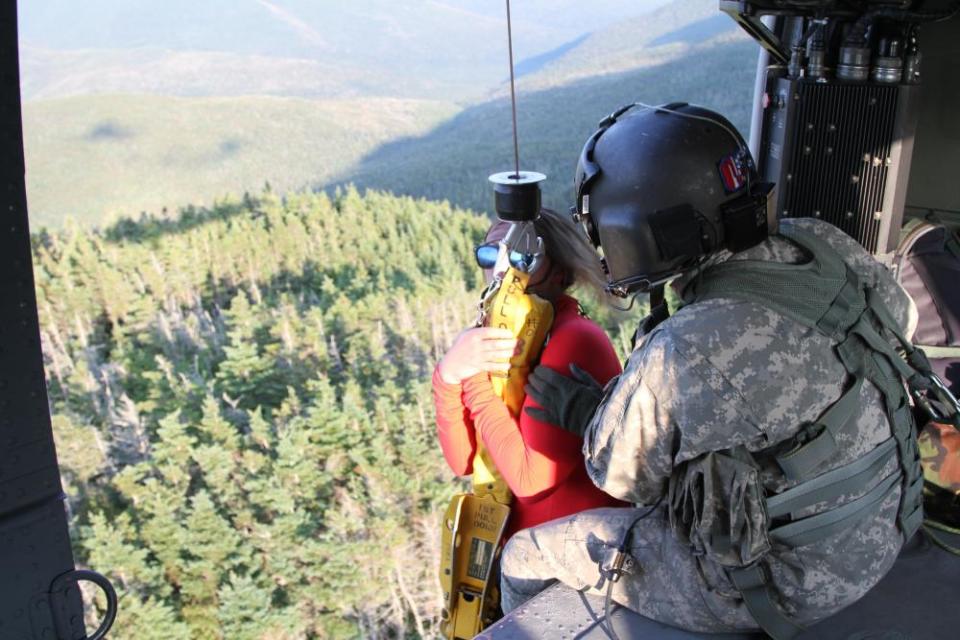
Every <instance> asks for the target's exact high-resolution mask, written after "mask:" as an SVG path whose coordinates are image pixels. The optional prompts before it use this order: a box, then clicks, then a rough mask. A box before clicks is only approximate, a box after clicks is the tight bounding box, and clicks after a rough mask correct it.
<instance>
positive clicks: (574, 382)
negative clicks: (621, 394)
mask: <svg viewBox="0 0 960 640" xmlns="http://www.w3.org/2000/svg"><path fill="white" fill-rule="evenodd" d="M570 373H571V374H572V376H573V377H569V378H568V377H567V376H565V375H563V374H560V373H557V372H556V371H554V370H553V369H551V368H550V367H547V366H542V365H541V366H539V367H537V368H536V369H534V370H533V373H531V374H530V377H529V378H528V379H527V385H526V386H525V387H524V391H526V392H527V395H528V396H530V397H531V398H533V399H534V400H536V401H537V404H539V405H540V406H541V407H543V409H536V408H533V407H531V408H528V409H526V413H527V415H529V416H530V417H531V418H534V419H536V420H539V421H541V422H549V423H550V424H555V425H557V426H558V427H560V428H562V429H565V430H566V431H569V432H570V433H574V434H576V435H578V436H580V437H581V438H582V437H583V434H584V432H585V431H586V430H587V426H588V425H589V424H590V420H591V419H592V418H593V414H594V413H595V412H596V410H597V407H598V406H599V405H600V401H601V400H602V399H603V387H601V386H600V383H599V382H597V381H596V380H594V379H593V377H592V376H591V375H590V374H589V373H587V372H586V371H584V370H583V369H581V368H580V367H578V366H577V365H575V364H571V365H570Z"/></svg>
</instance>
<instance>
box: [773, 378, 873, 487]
mask: <svg viewBox="0 0 960 640" xmlns="http://www.w3.org/2000/svg"><path fill="white" fill-rule="evenodd" d="M862 388H863V376H857V378H856V380H855V381H854V383H853V385H852V386H851V387H850V388H849V389H847V390H846V391H845V392H844V393H843V395H841V396H840V399H839V400H837V401H836V402H834V403H833V404H832V405H830V406H829V407H827V410H826V411H824V412H823V414H822V415H821V416H820V418H819V419H818V420H817V421H816V422H815V423H814V424H813V425H811V427H812V428H813V429H819V432H818V433H817V435H815V436H814V437H813V438H812V439H811V440H809V441H807V442H805V443H803V444H802V445H799V446H797V447H794V448H793V449H791V450H790V451H788V452H787V453H784V454H781V455H779V456H777V457H776V460H777V464H778V465H780V469H781V470H783V474H784V475H785V476H787V478H789V479H790V480H799V479H801V478H809V477H810V475H811V474H812V473H813V470H814V469H816V468H817V467H819V466H820V465H821V464H823V463H824V462H825V461H826V460H828V459H829V458H831V457H833V456H834V455H835V454H836V453H837V439H836V436H837V433H839V432H840V430H841V429H842V428H843V427H844V425H846V424H847V422H848V421H849V420H850V418H852V417H853V416H854V413H855V412H856V411H857V409H859V407H860V390H861V389H862Z"/></svg>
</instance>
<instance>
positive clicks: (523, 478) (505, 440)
mask: <svg viewBox="0 0 960 640" xmlns="http://www.w3.org/2000/svg"><path fill="white" fill-rule="evenodd" d="M534 225H535V227H536V230H537V235H539V236H540V237H541V238H543V243H544V249H545V253H546V258H545V259H544V260H543V261H542V263H541V265H540V266H539V267H538V268H537V270H536V271H535V272H534V273H532V274H531V277H530V283H531V284H530V285H529V287H528V291H530V292H532V293H536V294H537V295H539V296H540V297H541V298H544V299H545V300H548V301H549V302H551V303H552V304H553V308H554V320H553V326H552V328H551V330H550V335H549V338H548V340H547V344H546V346H545V347H544V348H543V351H542V353H541V355H540V361H539V364H540V365H541V366H543V365H545V366H548V367H550V368H551V369H553V370H555V371H557V372H558V373H561V374H563V375H570V365H576V366H578V367H579V368H580V369H582V370H583V371H586V372H587V373H589V374H590V375H591V376H592V377H593V378H594V379H595V380H596V381H597V382H599V383H600V384H601V385H605V384H606V383H607V381H608V380H610V378H612V377H614V376H616V375H618V374H619V373H620V361H619V359H618V358H617V355H616V353H615V352H614V350H613V346H612V345H611V344H610V340H609V339H608V338H607V336H606V334H605V333H604V332H603V330H602V329H600V327H599V326H597V325H596V323H594V322H593V321H591V320H590V319H588V318H587V317H585V316H584V315H583V314H582V313H581V312H580V305H579V304H578V303H577V301H576V300H575V299H574V298H572V297H571V296H569V295H567V293H566V291H567V290H568V289H569V288H570V287H571V286H573V284H574V283H576V282H579V283H580V284H583V285H587V286H602V284H603V283H604V280H603V278H602V277H601V276H600V274H599V273H598V271H597V260H596V256H595V254H594V253H593V252H592V251H591V250H590V248H589V247H588V246H587V245H586V243H585V242H584V240H583V239H582V237H583V234H582V233H581V232H580V230H579V229H577V228H576V226H574V224H573V222H572V221H570V220H568V219H567V218H565V217H562V216H560V215H558V214H557V213H555V212H553V211H551V210H549V209H544V210H542V211H541V214H540V217H539V218H538V219H537V221H536V222H535V223H534ZM508 228H509V225H508V224H507V223H502V222H501V223H497V224H494V225H493V227H491V228H490V231H489V232H488V233H487V237H486V241H485V242H484V244H483V245H481V246H480V247H478V248H477V261H478V263H479V264H480V266H481V267H485V272H486V275H487V277H488V279H489V278H490V277H491V272H490V270H489V267H492V264H491V263H490V260H489V258H488V256H489V255H491V254H494V255H495V253H496V252H495V247H496V245H497V242H498V241H499V240H501V239H502V238H503V237H504V235H505V234H506V232H507V229H508ZM515 346H516V340H515V339H514V338H513V335H512V334H511V333H510V332H509V331H506V330H503V329H496V328H487V327H479V328H470V329H466V330H465V331H463V332H462V333H461V334H460V335H458V336H457V338H456V340H454V343H453V346H451V347H450V350H449V351H447V353H446V354H445V355H444V356H443V358H441V360H440V362H439V363H438V364H437V367H436V369H435V370H434V374H433V396H434V403H435V405H436V413H437V434H438V436H439V438H440V446H441V448H442V449H443V455H444V456H445V457H446V459H447V463H448V464H449V465H450V468H451V469H453V472H454V473H456V474H457V475H461V476H464V475H469V474H471V473H473V457H474V454H475V453H476V449H477V441H478V439H479V440H482V441H483V443H484V445H485V446H486V448H487V450H488V451H489V452H490V455H491V457H492V458H493V461H494V463H495V464H496V467H497V469H498V470H499V471H500V473H501V475H502V476H503V478H504V480H506V482H507V484H508V485H509V487H510V490H511V491H512V492H513V495H514V505H513V508H512V512H511V517H510V522H509V523H508V525H507V531H506V535H505V539H507V538H509V537H510V536H511V535H513V533H515V532H516V531H519V530H520V529H526V528H528V527H532V526H535V525H538V524H540V523H542V522H546V521H548V520H553V519H554V518H559V517H562V516H566V515H570V514H572V513H576V512H579V511H583V510H584V509H593V508H595V507H609V506H624V503H623V502H620V501H619V500H615V499H614V498H611V497H610V496H608V495H607V494H605V493H603V492H602V491H600V489H597V488H596V487H595V486H594V485H593V483H592V482H591V481H590V478H589V477H587V472H586V467H585V466H584V462H583V454H582V453H581V449H582V447H583V440H582V439H581V438H579V437H577V436H576V435H574V434H571V433H569V432H567V431H564V430H563V429H560V428H559V427H556V426H554V425H552V424H549V423H546V422H541V421H539V420H537V419H535V418H533V417H531V416H530V415H529V413H528V412H527V409H528V408H534V409H539V408H540V407H539V405H537V403H536V402H534V401H533V399H531V398H527V399H526V401H525V402H524V405H523V410H522V411H521V412H520V417H519V418H514V417H513V415H511V413H510V411H509V410H508V409H507V407H506V405H505V404H504V403H503V401H502V400H501V399H500V397H499V396H497V395H496V394H494V392H493V387H492V385H491V383H490V376H489V374H490V373H492V372H504V371H506V370H507V368H508V367H509V364H508V362H507V361H508V360H509V358H510V356H511V355H513V351H514V348H515Z"/></svg>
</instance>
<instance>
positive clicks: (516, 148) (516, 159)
mask: <svg viewBox="0 0 960 640" xmlns="http://www.w3.org/2000/svg"><path fill="white" fill-rule="evenodd" d="M507 51H509V53H510V111H511V114H512V115H513V178H514V179H515V180H519V179H520V143H519V142H518V141H517V88H516V80H515V78H514V71H513V26H512V22H511V20H510V0H507Z"/></svg>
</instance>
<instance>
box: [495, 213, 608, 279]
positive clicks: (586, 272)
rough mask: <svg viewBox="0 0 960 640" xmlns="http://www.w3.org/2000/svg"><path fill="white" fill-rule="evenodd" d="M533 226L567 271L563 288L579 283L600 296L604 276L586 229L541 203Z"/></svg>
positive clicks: (546, 246)
mask: <svg viewBox="0 0 960 640" xmlns="http://www.w3.org/2000/svg"><path fill="white" fill-rule="evenodd" d="M500 224H503V223H500V222H497V223H494V225H493V226H492V227H491V228H490V231H493V229H494V228H496V227H497V226H499V225H500ZM533 226H534V228H535V229H536V230H537V235H538V236H540V237H541V238H543V247H544V249H546V252H547V255H548V256H549V257H550V259H551V260H552V261H553V262H554V263H555V264H557V265H559V266H560V267H561V268H562V269H563V270H564V273H566V279H565V281H564V289H569V288H570V287H572V286H574V285H575V284H579V285H581V286H583V287H586V288H587V289H590V290H591V293H593V294H594V295H597V296H598V297H602V294H603V292H604V289H605V287H606V286H607V279H606V277H604V275H603V272H602V271H601V270H600V257H599V256H598V255H597V253H596V251H594V250H593V248H592V247H591V246H590V245H589V244H588V243H587V236H586V233H585V232H584V231H583V229H581V228H580V227H578V226H577V225H576V224H575V223H574V222H573V218H572V217H571V216H564V215H561V214H559V213H557V212H556V211H554V210H553V209H547V208H546V207H544V208H542V209H540V215H539V216H538V217H537V219H536V220H534V221H533ZM488 233H489V232H488Z"/></svg>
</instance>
